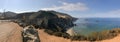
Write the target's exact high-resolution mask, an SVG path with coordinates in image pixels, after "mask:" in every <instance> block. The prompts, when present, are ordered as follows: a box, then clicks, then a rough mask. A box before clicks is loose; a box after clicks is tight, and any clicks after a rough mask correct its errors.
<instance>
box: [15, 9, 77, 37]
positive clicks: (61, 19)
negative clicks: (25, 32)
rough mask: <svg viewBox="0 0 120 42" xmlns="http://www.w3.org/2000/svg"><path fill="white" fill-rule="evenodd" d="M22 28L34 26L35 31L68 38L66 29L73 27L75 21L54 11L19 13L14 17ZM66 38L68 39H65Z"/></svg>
mask: <svg viewBox="0 0 120 42" xmlns="http://www.w3.org/2000/svg"><path fill="white" fill-rule="evenodd" d="M15 18H16V19H17V22H18V24H19V25H21V26H22V27H25V26H28V25H34V26H35V28H36V29H45V32H47V33H49V34H53V33H54V34H53V35H56V36H63V35H66V36H69V34H67V33H66V31H67V30H68V29H70V28H71V27H73V26H75V24H74V23H73V22H75V21H76V20H77V18H74V17H72V16H70V15H68V14H65V13H61V12H56V11H43V10H40V11H38V12H28V13H20V14H18V15H17V16H16V17H15ZM67 38H68V37H67Z"/></svg>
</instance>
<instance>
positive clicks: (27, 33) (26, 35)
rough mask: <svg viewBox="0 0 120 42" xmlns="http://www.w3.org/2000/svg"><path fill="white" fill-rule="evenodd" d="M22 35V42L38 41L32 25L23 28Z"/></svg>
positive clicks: (36, 32)
mask: <svg viewBox="0 0 120 42" xmlns="http://www.w3.org/2000/svg"><path fill="white" fill-rule="evenodd" d="M22 37H23V42H40V39H39V36H38V31H37V30H36V29H35V28H34V26H32V25H30V26H27V27H25V28H23V31H22Z"/></svg>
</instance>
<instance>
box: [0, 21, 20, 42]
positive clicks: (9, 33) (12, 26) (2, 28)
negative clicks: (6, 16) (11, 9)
mask: <svg viewBox="0 0 120 42" xmlns="http://www.w3.org/2000/svg"><path fill="white" fill-rule="evenodd" d="M21 30H22V28H20V27H19V25H16V23H13V22H7V23H0V42H22V37H21Z"/></svg>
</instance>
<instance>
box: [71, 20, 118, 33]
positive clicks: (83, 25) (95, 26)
mask: <svg viewBox="0 0 120 42" xmlns="http://www.w3.org/2000/svg"><path fill="white" fill-rule="evenodd" d="M75 23H76V24H77V26H75V27H73V28H74V31H75V32H76V33H78V34H81V35H87V34H90V33H92V32H99V31H103V30H111V29H113V28H120V18H79V19H78V20H77V21H76V22H75Z"/></svg>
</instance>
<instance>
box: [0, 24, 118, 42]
mask: <svg viewBox="0 0 120 42" xmlns="http://www.w3.org/2000/svg"><path fill="white" fill-rule="evenodd" d="M21 30H22V27H20V26H19V25H18V24H16V23H13V22H9V23H0V42H22V36H21ZM38 32H39V37H40V40H41V42H89V41H71V40H70V39H65V38H62V37H56V36H52V35H49V34H47V33H45V32H44V30H43V29H42V30H38ZM96 42H120V35H118V36H116V37H114V38H112V39H106V40H102V41H96Z"/></svg>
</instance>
